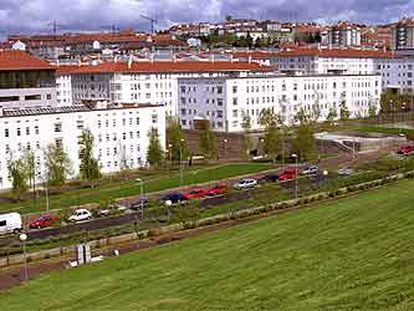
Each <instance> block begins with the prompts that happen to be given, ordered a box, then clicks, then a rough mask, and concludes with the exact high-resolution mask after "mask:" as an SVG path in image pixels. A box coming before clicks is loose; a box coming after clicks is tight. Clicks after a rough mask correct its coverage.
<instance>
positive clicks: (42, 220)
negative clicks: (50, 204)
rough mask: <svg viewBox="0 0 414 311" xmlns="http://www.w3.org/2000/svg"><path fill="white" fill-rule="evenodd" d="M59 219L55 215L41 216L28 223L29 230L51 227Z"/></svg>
mask: <svg viewBox="0 0 414 311" xmlns="http://www.w3.org/2000/svg"><path fill="white" fill-rule="evenodd" d="M58 221H59V218H58V217H57V216H55V215H42V216H40V217H38V218H36V219H34V220H33V221H31V222H30V223H29V228H31V229H41V228H46V227H50V226H53V225H54V224H55V223H56V222H58Z"/></svg>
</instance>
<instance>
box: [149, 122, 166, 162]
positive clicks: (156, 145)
mask: <svg viewBox="0 0 414 311" xmlns="http://www.w3.org/2000/svg"><path fill="white" fill-rule="evenodd" d="M147 161H148V163H149V164H150V165H151V166H155V167H159V166H161V164H162V163H163V161H164V151H163V150H162V147H161V143H160V137H159V135H158V131H157V129H155V128H152V129H151V131H150V132H149V146H148V151H147Z"/></svg>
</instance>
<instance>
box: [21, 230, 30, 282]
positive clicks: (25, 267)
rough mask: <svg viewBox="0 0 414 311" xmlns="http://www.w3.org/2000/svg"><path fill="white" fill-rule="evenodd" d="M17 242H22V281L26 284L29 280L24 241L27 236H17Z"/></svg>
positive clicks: (24, 234) (23, 234)
mask: <svg viewBox="0 0 414 311" xmlns="http://www.w3.org/2000/svg"><path fill="white" fill-rule="evenodd" d="M19 240H20V242H22V247H23V257H24V281H25V282H27V280H28V279H29V272H28V269H27V254H26V241H27V234H26V233H22V234H20V235H19Z"/></svg>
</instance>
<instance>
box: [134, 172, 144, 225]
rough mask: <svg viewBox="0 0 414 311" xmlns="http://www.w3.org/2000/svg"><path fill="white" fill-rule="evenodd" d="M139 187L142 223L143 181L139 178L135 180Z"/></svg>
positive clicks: (142, 218)
mask: <svg viewBox="0 0 414 311" xmlns="http://www.w3.org/2000/svg"><path fill="white" fill-rule="evenodd" d="M135 181H137V182H139V186H140V203H141V221H144V181H143V180H142V179H141V178H137V179H135Z"/></svg>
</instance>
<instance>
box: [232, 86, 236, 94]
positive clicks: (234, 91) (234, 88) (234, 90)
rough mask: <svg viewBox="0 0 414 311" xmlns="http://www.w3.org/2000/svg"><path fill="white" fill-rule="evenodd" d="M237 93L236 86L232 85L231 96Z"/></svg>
mask: <svg viewBox="0 0 414 311" xmlns="http://www.w3.org/2000/svg"><path fill="white" fill-rule="evenodd" d="M235 93H237V85H233V94H235Z"/></svg>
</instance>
